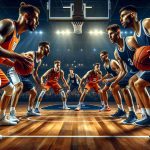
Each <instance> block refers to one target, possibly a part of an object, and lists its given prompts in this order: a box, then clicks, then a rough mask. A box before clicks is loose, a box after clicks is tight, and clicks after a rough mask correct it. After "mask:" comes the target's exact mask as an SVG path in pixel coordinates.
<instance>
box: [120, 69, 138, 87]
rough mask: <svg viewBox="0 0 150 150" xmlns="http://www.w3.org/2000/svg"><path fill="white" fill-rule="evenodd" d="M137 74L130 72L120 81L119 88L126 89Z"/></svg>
mask: <svg viewBox="0 0 150 150" xmlns="http://www.w3.org/2000/svg"><path fill="white" fill-rule="evenodd" d="M136 73H137V72H132V71H130V72H128V73H127V74H126V75H125V76H124V77H123V78H122V79H121V80H120V81H119V83H118V84H119V86H120V87H121V88H125V87H126V86H127V85H128V84H129V79H130V78H131V77H132V76H134V75H135V74H136Z"/></svg>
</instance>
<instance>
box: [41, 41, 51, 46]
mask: <svg viewBox="0 0 150 150" xmlns="http://www.w3.org/2000/svg"><path fill="white" fill-rule="evenodd" d="M45 45H50V43H49V42H46V41H44V42H40V43H39V46H45Z"/></svg>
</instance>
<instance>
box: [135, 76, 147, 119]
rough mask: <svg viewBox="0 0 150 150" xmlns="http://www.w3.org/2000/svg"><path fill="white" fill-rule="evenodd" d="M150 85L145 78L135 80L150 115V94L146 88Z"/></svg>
mask: <svg viewBox="0 0 150 150" xmlns="http://www.w3.org/2000/svg"><path fill="white" fill-rule="evenodd" d="M148 86H150V83H149V82H146V81H145V80H143V79H141V78H139V79H138V80H137V81H136V82H135V87H136V90H137V91H138V93H140V98H141V100H142V103H143V104H144V108H145V109H146V113H147V115H148V114H149V116H150V95H149V93H148V91H147V89H146V87H148Z"/></svg>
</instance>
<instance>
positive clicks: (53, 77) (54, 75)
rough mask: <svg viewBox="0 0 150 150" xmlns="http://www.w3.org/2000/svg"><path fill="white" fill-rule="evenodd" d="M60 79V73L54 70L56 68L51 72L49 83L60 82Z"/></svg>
mask: <svg viewBox="0 0 150 150" xmlns="http://www.w3.org/2000/svg"><path fill="white" fill-rule="evenodd" d="M59 79H60V71H59V72H56V71H55V70H54V68H52V70H51V72H50V76H49V77H48V82H50V81H56V82H58V80H59Z"/></svg>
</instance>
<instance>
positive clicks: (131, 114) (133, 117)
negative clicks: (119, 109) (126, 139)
mask: <svg viewBox="0 0 150 150" xmlns="http://www.w3.org/2000/svg"><path fill="white" fill-rule="evenodd" d="M136 120H137V116H136V114H135V112H134V111H129V116H128V117H127V119H125V120H124V121H122V123H123V124H134V123H135V121H136Z"/></svg>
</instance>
